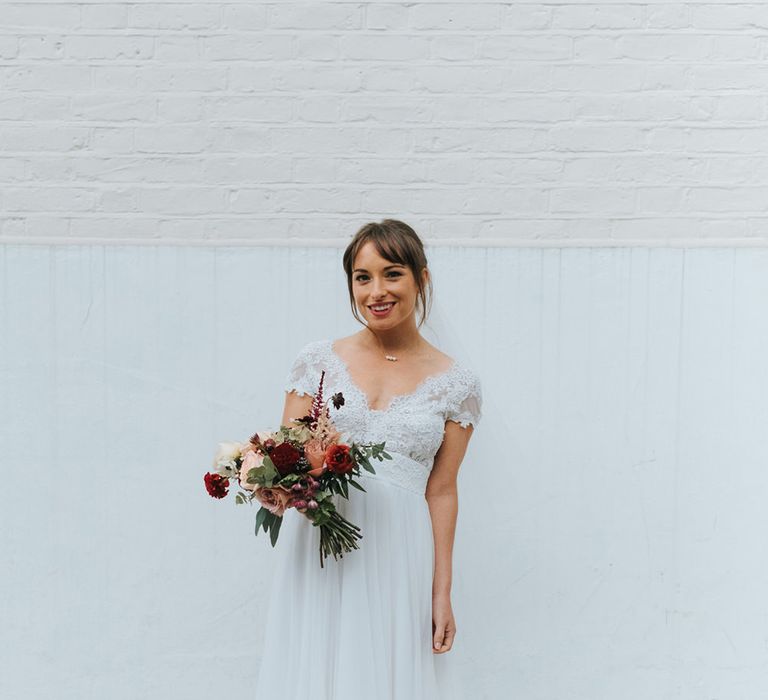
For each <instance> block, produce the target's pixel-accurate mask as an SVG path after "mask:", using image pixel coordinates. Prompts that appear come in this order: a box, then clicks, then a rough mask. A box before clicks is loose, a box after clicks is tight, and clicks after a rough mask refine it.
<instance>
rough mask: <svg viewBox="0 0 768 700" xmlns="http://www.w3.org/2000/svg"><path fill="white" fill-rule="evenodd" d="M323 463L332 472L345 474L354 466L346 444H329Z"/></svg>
mask: <svg viewBox="0 0 768 700" xmlns="http://www.w3.org/2000/svg"><path fill="white" fill-rule="evenodd" d="M325 463H326V464H327V465H328V470H329V471H332V472H333V473H334V474H347V473H348V472H351V471H352V469H354V467H355V463H354V461H353V460H352V455H351V454H350V453H349V446H348V445H331V446H330V447H329V448H328V449H327V450H326V452H325Z"/></svg>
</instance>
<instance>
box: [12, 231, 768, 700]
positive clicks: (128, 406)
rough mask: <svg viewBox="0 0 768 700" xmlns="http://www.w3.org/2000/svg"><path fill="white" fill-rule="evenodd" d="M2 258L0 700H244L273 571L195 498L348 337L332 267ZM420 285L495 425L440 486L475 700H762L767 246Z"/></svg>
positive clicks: (45, 255)
mask: <svg viewBox="0 0 768 700" xmlns="http://www.w3.org/2000/svg"><path fill="white" fill-rule="evenodd" d="M0 251H1V253H0V254H1V256H2V257H0V274H2V284H0V294H2V297H1V298H0V310H1V312H0V330H1V331H2V332H1V333H0V360H1V362H0V379H1V380H2V387H3V390H2V392H0V461H1V462H2V474H3V477H4V487H3V489H2V490H0V493H1V494H2V496H0V500H1V501H2V503H1V506H2V507H1V508H0V518H2V521H1V522H0V549H2V552H3V561H4V564H3V578H2V582H3V583H2V588H3V594H4V595H3V596H2V601H3V602H2V605H0V616H1V617H2V620H1V623H0V627H1V628H2V630H3V631H2V635H0V640H2V642H1V644H2V647H0V659H2V660H3V661H2V663H3V666H4V668H3V672H2V674H0V696H1V697H3V698H25V699H26V698H51V697H56V698H57V700H58V699H61V700H69V699H70V698H72V699H73V700H74V699H77V700H85V699H86V698H104V697H109V698H110V699H111V700H122V699H123V698H125V699H126V700H128V699H134V698H158V699H160V698H163V699H167V698H176V697H178V698H186V699H188V700H189V699H192V698H195V699H197V698H200V699H201V700H203V699H206V698H211V697H229V698H235V697H243V698H245V697H250V695H249V692H250V691H251V686H252V683H253V681H254V679H255V674H256V669H257V667H258V663H259V658H260V654H261V649H262V647H263V644H264V643H265V641H266V640H264V639H263V634H262V630H261V626H260V622H261V621H262V620H263V617H264V608H265V602H266V599H265V596H266V594H267V592H268V590H269V586H270V583H271V570H270V561H271V557H272V554H273V551H272V549H271V547H270V545H269V542H268V540H267V539H266V538H265V537H264V533H261V536H260V537H254V534H253V528H252V522H253V517H254V515H255V510H254V509H251V511H250V512H249V511H248V510H247V509H245V508H244V507H242V506H240V507H235V506H234V503H233V502H232V501H231V500H230V501H228V502H225V503H221V502H218V501H213V500H212V499H210V498H209V497H208V495H207V494H206V493H205V490H204V487H203V483H202V478H201V477H202V474H203V473H204V472H205V471H206V470H207V469H208V468H209V466H210V460H211V459H212V457H213V452H214V448H215V445H216V443H217V442H218V441H221V440H239V439H243V438H244V437H246V436H248V435H250V434H251V433H252V432H253V431H254V430H256V429H258V428H264V427H274V426H276V424H277V421H279V418H280V416H281V415H282V401H283V393H282V382H283V379H284V378H285V375H286V374H287V371H288V368H289V365H290V362H291V360H292V358H293V356H294V353H295V352H296V351H297V350H298V348H299V347H300V346H301V345H302V344H303V343H304V342H306V341H308V340H311V339H314V338H321V337H328V336H331V337H341V336H342V335H346V334H348V333H350V332H354V331H355V330H356V329H357V327H358V326H357V325H356V324H355V322H354V321H353V320H352V319H351V316H350V313H349V307H348V303H347V298H346V287H345V280H344V278H343V274H342V272H341V266H340V255H341V251H340V250H339V249H333V248H318V247H315V248H286V247H282V248H270V247H254V248H244V247H221V248H199V247H198V248H191V247H173V246H149V247H142V246H134V247H127V246H125V247H123V246H54V247H50V248H46V247H44V246H34V245H29V246H24V245H7V246H4V247H3V248H1V249H0ZM430 261H431V263H430V264H431V265H432V268H433V274H434V276H435V284H436V290H437V292H438V293H439V294H440V298H441V303H442V304H443V305H444V308H450V309H452V313H453V314H454V316H453V318H454V322H455V324H456V327H457V328H459V329H463V330H464V331H465V337H464V340H465V343H466V347H467V351H468V354H469V355H470V357H472V358H473V364H474V367H475V369H476V370H477V371H478V373H479V375H480V377H481V380H482V383H483V390H484V399H485V403H484V408H485V411H486V415H489V416H490V415H491V413H490V412H492V411H493V412H494V415H496V416H497V420H496V423H497V424H499V423H500V424H501V425H503V430H501V431H499V432H500V433H501V434H497V435H490V434H487V433H484V432H483V430H482V428H483V424H482V423H481V426H480V428H479V429H478V431H477V433H476V435H475V436H474V437H473V441H474V440H478V441H479V440H483V441H485V442H484V443H482V444H484V445H485V446H486V448H487V446H488V445H489V444H490V443H495V444H497V445H498V450H497V454H498V457H497V458H496V459H494V460H493V461H492V462H490V463H486V462H483V463H479V461H478V459H477V458H476V455H477V454H479V452H478V451H477V447H473V444H472V443H471V444H470V450H469V452H468V454H467V456H466V458H465V461H464V464H463V465H462V469H461V472H460V493H461V496H460V502H461V505H460V514H459V523H458V531H457V540H456V547H455V552H454V609H455V612H456V614H457V626H458V629H459V630H460V632H459V635H458V638H457V641H456V645H455V647H454V650H452V651H451V652H450V653H455V654H456V659H457V663H458V664H460V665H461V667H462V669H463V677H464V679H465V681H466V682H467V683H468V687H469V692H471V697H476V698H485V699H489V700H490V699H492V700H497V699H498V700H501V699H503V698H509V697H514V698H526V699H530V700H551V699H552V698H560V699H565V698H568V699H573V700H577V699H578V700H582V699H586V698H590V700H597V699H599V700H609V699H613V698H617V697H621V698H623V699H627V700H646V699H647V698H662V697H664V698H680V699H683V700H697V699H699V698H704V697H706V698H723V699H729V698H734V699H735V698H746V699H750V700H751V699H752V698H755V700H757V699H758V698H760V697H762V696H763V694H764V691H765V690H766V689H768V666H767V665H766V648H765V629H766V623H768V607H767V606H766V598H765V590H766V585H767V584H768V564H767V562H768V557H767V556H766V555H767V554H768V551H767V549H766V544H765V542H766V540H765V536H764V533H765V531H766V527H767V526H768V515H767V514H766V509H765V494H766V492H767V489H768V471H766V469H765V467H766V464H768V447H767V446H766V442H765V438H764V435H765V425H766V424H767V423H768V407H767V405H766V400H765V397H766V395H767V394H768V370H767V369H766V364H765V357H766V354H767V353H768V316H767V315H766V314H765V311H764V303H763V300H764V299H765V298H766V295H767V294H768V274H767V273H768V251H766V250H765V249H747V248H744V249H733V250H725V249H676V248H661V249H643V248H614V249H590V248H579V249H562V250H561V249H534V248H504V249H483V248H469V249H460V248H451V247H442V248H440V247H438V248H434V249H432V250H431V251H430ZM452 280H460V282H461V283H460V284H451V281H452ZM486 425H490V422H489V423H486ZM480 444H481V443H479V442H478V443H477V445H480ZM483 454H488V450H487V449H485V450H483ZM278 544H279V543H278ZM350 663H354V660H352V659H350Z"/></svg>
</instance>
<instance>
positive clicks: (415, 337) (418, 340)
mask: <svg viewBox="0 0 768 700" xmlns="http://www.w3.org/2000/svg"><path fill="white" fill-rule="evenodd" d="M363 333H370V335H371V336H372V337H370V338H369V339H368V342H370V343H371V344H372V346H373V347H375V348H376V349H377V350H382V351H383V352H385V353H386V354H388V355H397V353H409V352H414V351H415V350H418V349H419V348H420V347H421V346H422V345H423V344H424V340H423V338H422V337H421V335H420V333H419V331H418V329H417V328H416V326H415V324H414V326H413V328H408V329H403V328H399V327H398V328H386V329H384V330H374V329H373V328H370V327H368V328H366V329H364V330H363Z"/></svg>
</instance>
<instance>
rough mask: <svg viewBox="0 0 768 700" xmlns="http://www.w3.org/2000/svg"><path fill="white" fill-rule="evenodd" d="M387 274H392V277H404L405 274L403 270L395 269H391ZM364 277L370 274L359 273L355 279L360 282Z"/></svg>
mask: <svg viewBox="0 0 768 700" xmlns="http://www.w3.org/2000/svg"><path fill="white" fill-rule="evenodd" d="M387 276H392V277H402V276H403V274H402V272H396V271H395V270H391V271H390V272H388V273H387ZM364 277H368V275H365V274H363V275H358V276H357V277H355V281H357V282H359V281H360V280H362V279H363V278H364Z"/></svg>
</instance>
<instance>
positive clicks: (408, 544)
mask: <svg viewBox="0 0 768 700" xmlns="http://www.w3.org/2000/svg"><path fill="white" fill-rule="evenodd" d="M323 370H325V379H324V382H323V387H324V389H323V398H324V400H327V399H329V398H330V397H331V396H332V395H333V394H334V393H336V392H341V393H342V394H343V396H344V405H343V406H341V407H339V408H338V409H336V408H334V406H333V403H332V402H331V403H329V404H328V405H329V407H330V412H331V417H332V418H333V421H334V423H335V424H336V427H337V428H338V430H339V432H340V433H341V440H342V441H343V442H345V443H347V444H349V443H351V442H358V443H371V442H386V446H385V450H386V451H387V452H388V453H389V454H390V455H391V456H392V459H391V460H384V461H379V460H376V459H373V460H371V464H372V465H373V468H374V469H375V470H376V474H371V473H370V472H368V471H367V470H365V469H361V476H360V477H359V479H358V481H359V483H361V484H362V485H363V487H364V488H365V489H366V493H363V492H362V491H359V490H357V489H355V488H350V489H349V492H350V493H349V496H350V498H349V500H347V499H345V498H343V497H342V496H338V495H336V496H334V503H335V504H336V507H337V509H338V510H339V512H341V513H342V514H343V515H344V516H345V517H346V518H347V519H348V520H350V521H351V522H352V523H354V524H356V525H358V526H360V528H361V532H362V538H361V539H360V540H359V541H358V546H359V549H356V550H353V551H351V552H347V553H345V554H344V555H343V557H340V558H339V559H334V558H333V556H330V557H328V558H327V559H326V560H325V565H324V568H321V567H320V557H319V554H318V548H319V536H320V533H319V530H318V528H316V527H313V526H312V524H311V522H310V521H309V520H307V519H306V517H305V516H303V515H302V514H301V513H299V512H298V511H296V510H295V509H289V510H288V511H287V512H286V513H285V515H284V517H283V523H282V526H281V530H280V535H279V538H278V541H277V544H276V547H275V550H274V551H273V552H270V555H269V556H271V557H273V563H274V566H275V570H274V577H273V583H272V588H271V594H270V598H269V604H268V611H267V618H266V625H265V628H264V654H263V657H262V662H261V666H260V668H259V676H258V683H257V690H256V696H255V697H256V700H299V699H300V698H301V699H302V700H303V699H304V698H312V699H313V700H450V699H451V698H454V697H456V696H455V693H456V684H455V682H454V673H455V671H456V669H455V668H453V666H452V663H451V662H452V656H451V654H452V653H453V652H452V651H448V652H444V653H442V654H435V653H434V652H433V651H432V644H433V635H432V574H433V567H434V542H433V539H432V521H431V518H430V513H429V507H428V505H427V501H426V499H425V498H424V493H425V488H426V484H427V479H428V477H429V473H430V469H431V467H432V463H433V458H434V456H435V453H436V452H437V450H438V448H439V447H440V445H441V443H442V440H443V434H444V428H445V421H446V420H453V421H455V422H457V423H459V424H460V425H462V426H465V427H466V426H467V425H469V424H470V423H471V424H473V425H477V423H478V421H479V419H480V416H481V406H482V397H481V386H480V381H479V378H478V376H477V375H476V374H475V373H474V372H473V371H472V370H471V369H469V368H468V367H465V366H463V365H462V364H460V363H459V362H458V361H455V360H454V363H453V365H452V366H451V367H450V368H449V369H447V370H445V371H443V372H440V373H437V374H433V375H431V376H429V377H427V378H425V379H424V380H423V381H422V382H421V383H420V384H419V385H418V386H417V387H416V389H415V390H414V391H412V392H411V393H409V394H401V395H397V396H395V397H394V398H393V399H392V400H391V402H390V404H389V406H387V408H385V409H372V408H370V406H369V404H368V400H367V397H366V396H365V394H364V393H363V392H362V390H361V389H360V388H359V387H357V386H356V385H355V384H354V382H353V381H352V379H351V376H350V374H349V371H348V368H347V366H346V364H345V362H344V361H343V360H342V359H341V357H340V356H339V355H338V354H337V353H336V352H335V350H334V348H333V341H332V340H328V339H327V340H316V341H313V342H310V343H308V344H307V345H305V346H304V347H303V348H302V349H301V350H300V351H299V353H298V356H297V357H296V358H295V360H294V362H293V365H292V367H291V369H290V372H289V374H288V377H287V380H286V384H285V390H286V391H292V390H293V391H296V392H297V393H298V394H300V395H302V394H313V393H315V391H317V387H318V383H319V381H320V374H321V372H322V371H323ZM454 614H456V616H457V618H458V617H459V615H458V613H457V611H456V609H455V608H454ZM457 626H458V625H457Z"/></svg>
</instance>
